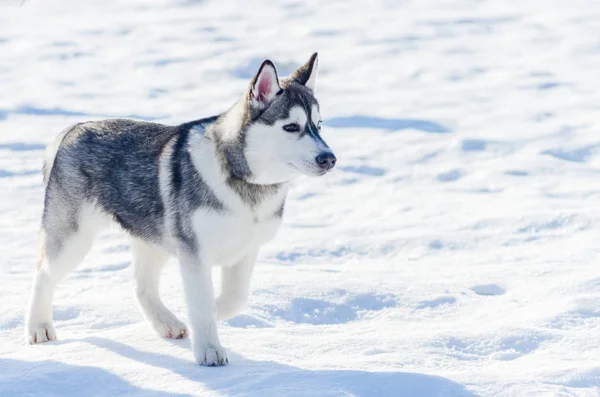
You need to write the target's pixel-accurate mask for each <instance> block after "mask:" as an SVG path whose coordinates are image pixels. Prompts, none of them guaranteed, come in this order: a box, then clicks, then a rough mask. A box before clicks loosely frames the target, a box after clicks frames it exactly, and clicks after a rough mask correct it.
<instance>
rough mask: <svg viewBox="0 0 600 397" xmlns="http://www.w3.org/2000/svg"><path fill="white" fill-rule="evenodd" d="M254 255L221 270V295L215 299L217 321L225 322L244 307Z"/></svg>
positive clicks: (248, 293)
mask: <svg viewBox="0 0 600 397" xmlns="http://www.w3.org/2000/svg"><path fill="white" fill-rule="evenodd" d="M256 254H257V253H256V252H252V253H250V254H248V255H246V256H245V257H244V258H243V259H242V260H241V261H240V262H239V263H237V264H236V265H235V266H232V267H223V269H222V270H221V275H222V276H221V295H219V298H218V299H217V320H219V321H221V320H227V319H229V318H231V317H233V316H235V315H236V314H238V313H239V312H241V311H242V310H243V309H244V306H246V302H247V301H248V296H249V295H250V278H251V277H252V270H253V269H254V262H256Z"/></svg>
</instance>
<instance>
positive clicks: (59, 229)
mask: <svg viewBox="0 0 600 397" xmlns="http://www.w3.org/2000/svg"><path fill="white" fill-rule="evenodd" d="M52 204H53V203H50V205H46V208H45V214H44V220H43V226H42V231H41V236H40V237H41V246H40V261H39V263H38V266H37V268H36V270H35V276H34V279H33V288H32V293H31V300H30V303H29V308H28V311H27V317H26V323H25V338H26V340H27V341H28V342H29V343H30V344H34V343H42V342H47V341H51V340H55V339H56V332H55V331H54V327H53V325H52V297H53V295H54V290H55V289H56V285H57V284H58V282H59V281H60V280H61V279H62V278H63V277H65V276H66V275H67V274H68V273H69V272H70V271H71V270H73V269H74V268H75V267H76V266H77V265H78V264H80V263H81V261H82V260H83V258H84V256H85V254H87V252H88V251H89V250H90V248H91V246H92V242H93V239H94V236H95V234H96V232H97V231H98V226H99V225H98V223H97V221H96V219H93V218H94V217H95V216H97V211H95V209H94V208H93V206H91V205H84V206H82V207H79V208H77V209H74V208H64V207H63V208H61V205H60V204H56V206H55V207H53V205H52Z"/></svg>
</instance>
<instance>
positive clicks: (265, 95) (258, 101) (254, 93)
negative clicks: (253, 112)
mask: <svg viewBox="0 0 600 397" xmlns="http://www.w3.org/2000/svg"><path fill="white" fill-rule="evenodd" d="M279 91H281V87H280V86H279V77H277V69H275V65H273V62H271V61H269V60H268V59H267V60H266V61H264V62H263V63H262V65H260V68H259V69H258V72H257V73H256V76H254V78H253V79H252V83H251V84H250V104H251V105H252V106H254V107H256V108H258V109H264V108H266V107H267V106H268V105H269V104H270V103H271V101H272V100H273V99H274V98H275V96H276V95H277V93H278V92H279Z"/></svg>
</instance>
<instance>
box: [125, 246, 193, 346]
mask: <svg viewBox="0 0 600 397" xmlns="http://www.w3.org/2000/svg"><path fill="white" fill-rule="evenodd" d="M131 251H132V254H133V267H134V275H135V294H136V296H137V299H138V302H139V304H140V307H141V308H142V312H143V313H144V316H145V317H146V318H147V319H148V321H150V324H151V325H152V328H154V330H155V331H156V332H158V334H159V335H160V336H162V337H163V338H172V339H182V338H186V337H187V328H186V326H185V324H183V323H182V322H181V321H180V320H179V319H178V318H177V317H176V316H175V315H174V314H173V313H171V311H170V310H169V309H167V308H166V306H165V305H164V304H163V302H162V300H161V299H160V296H159V293H158V285H159V278H160V273H161V271H162V269H163V266H164V265H165V262H166V261H167V259H168V256H167V254H166V253H165V252H164V251H163V250H161V249H159V248H156V247H153V246H151V245H150V244H148V243H146V242H144V241H142V240H140V239H137V238H132V242H131Z"/></svg>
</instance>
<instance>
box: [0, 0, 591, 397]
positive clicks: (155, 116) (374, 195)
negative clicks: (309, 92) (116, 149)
mask: <svg viewBox="0 0 600 397" xmlns="http://www.w3.org/2000/svg"><path fill="white" fill-rule="evenodd" d="M599 34H600V4H599V3H598V2H595V1H593V0H588V1H585V0H569V1H544V2H542V1H533V0H532V1H527V0H518V1H510V0H509V1H501V0H479V1H475V0H453V1H450V0H446V1H444V0H437V1H434V0H387V1H383V0H382V1H358V0H355V1H350V0H327V1H321V2H317V1H305V0H300V1H298V0H286V1H272V0H271V1H268V0H258V1H254V0H253V1H239V2H233V1H223V0H219V1H217V0H213V1H191V0H188V1H185V0H170V1H167V0H154V1H150V0H146V1H144V0H104V1H96V0H78V1H64V0H28V1H27V2H25V4H24V5H23V6H22V7H19V1H18V0H14V1H12V0H2V1H1V2H0V93H1V95H0V241H1V242H2V243H1V244H0V258H1V260H0V396H3V397H4V396H7V397H8V396H29V395H46V396H68V395H73V396H75V395H81V396H83V395H85V396H92V395H97V396H121V395H122V396H165V397H166V396H172V395H175V396H277V397H279V396H361V397H362V396H389V397H391V396H394V397H396V396H399V397H402V396H414V397H435V396H440V397H441V396H445V397H457V396H471V397H473V396H598V395H600V267H599V264H598V260H599V257H600V244H599V238H600V211H599V209H600V208H599V206H598V204H599V200H600V131H599V127H600V40H599V37H600V36H599ZM313 51H319V53H320V65H321V73H320V76H319V81H318V85H317V91H318V98H319V100H320V102H321V107H322V112H323V116H324V119H325V123H326V124H325V128H324V129H323V130H324V131H323V134H324V136H325V138H326V139H327V140H328V142H329V143H330V144H331V146H332V147H333V148H334V149H335V150H336V154H337V155H338V159H339V162H338V164H339V167H338V168H337V170H336V171H335V172H334V173H332V174H330V175H329V176H327V177H324V178H322V179H307V178H303V179H301V180H298V181H297V182H295V183H294V186H293V188H292V190H291V194H290V197H289V200H288V206H287V207H286V214H285V223H284V226H283V228H282V230H281V232H280V234H279V235H278V237H277V238H276V239H275V240H274V241H273V242H272V243H271V244H269V245H268V246H267V247H266V248H265V249H264V250H263V251H262V255H261V256H260V261H259V262H260V263H259V266H258V268H257V269H256V273H255V276H254V279H253V287H254V293H253V295H252V298H251V301H250V303H249V307H248V308H247V310H246V311H245V313H244V314H242V315H240V316H238V317H236V318H234V319H233V320H231V321H229V322H227V323H225V324H222V326H221V336H222V341H223V343H224V344H225V346H226V347H228V348H229V352H230V362H231V363H230V365H229V366H227V367H224V368H200V367H197V366H196V365H195V363H194V361H193V357H192V353H191V352H190V350H189V343H188V342H187V341H175V342H173V341H167V340H162V339H159V338H158V337H157V336H156V335H155V334H154V333H153V331H151V329H150V327H149V326H148V324H147V323H146V322H145V321H144V320H143V318H142V315H141V314H140V312H139V310H138V308H137V305H136V302H135V299H134V295H133V289H132V282H131V279H132V269H131V266H130V258H129V253H128V242H127V239H126V238H125V236H124V235H123V234H122V233H121V232H120V231H118V230H113V231H110V232H108V233H106V234H104V235H103V236H102V237H101V238H99V240H98V242H97V244H96V246H95V248H94V249H93V251H92V252H91V253H90V255H89V256H88V257H87V259H86V260H85V262H84V264H83V265H82V266H81V267H79V268H78V269H77V270H76V271H75V272H73V273H72V274H71V275H70V276H69V277H68V278H67V279H66V280H65V281H64V282H63V283H62V284H61V285H60V286H59V288H58V290H57V293H56V297H55V307H54V318H55V320H56V323H55V325H56V330H57V333H58V337H59V341H57V342H54V343H48V344H45V345H40V346H26V345H25V344H24V340H23V315H24V308H25V304H26V300H27V298H28V290H29V286H30V282H31V278H32V270H33V267H34V263H35V261H36V256H37V246H38V242H37V237H38V236H37V230H38V226H39V218H40V213H41V210H42V194H43V188H42V183H41V176H40V168H41V164H42V158H43V149H44V147H45V145H46V144H47V143H48V142H50V141H51V140H52V139H53V137H54V136H55V134H56V133H58V132H59V131H60V130H61V129H63V128H64V127H66V126H68V125H70V124H73V123H76V122H79V121H84V120H90V119H99V118H106V117H116V116H121V117H123V116H125V117H135V118H141V119H146V120H156V121H160V122H165V123H179V122H182V121H187V120H191V119H196V118H200V117H204V116H209V115H213V114H216V113H218V112H221V111H223V110H225V109H227V108H228V107H229V106H230V105H231V104H232V103H233V102H234V101H235V100H236V99H237V97H238V96H239V95H240V94H241V93H242V91H243V90H244V89H245V88H246V85H247V83H248V80H249V79H250V78H251V76H252V75H253V73H254V72H255V70H256V68H257V67H258V65H259V64H260V62H261V61H262V60H263V59H264V58H265V57H269V58H271V59H272V60H273V61H274V62H275V63H276V65H277V66H278V68H279V71H280V73H281V74H287V73H289V72H291V71H293V70H294V68H296V67H297V66H299V65H300V64H301V63H303V62H305V61H306V60H307V59H308V57H309V56H310V54H311V53H312V52H313ZM161 288H162V294H163V296H164V297H165V300H166V302H167V304H168V305H169V306H170V307H171V308H173V309H174V311H175V312H176V313H177V314H178V315H180V316H182V317H184V318H185V307H184V304H183V299H182V293H181V292H182V291H181V286H180V282H179V273H178V270H177V266H176V263H175V261H172V266H170V267H168V268H167V270H166V271H165V277H164V282H163V284H162V286H161Z"/></svg>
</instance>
